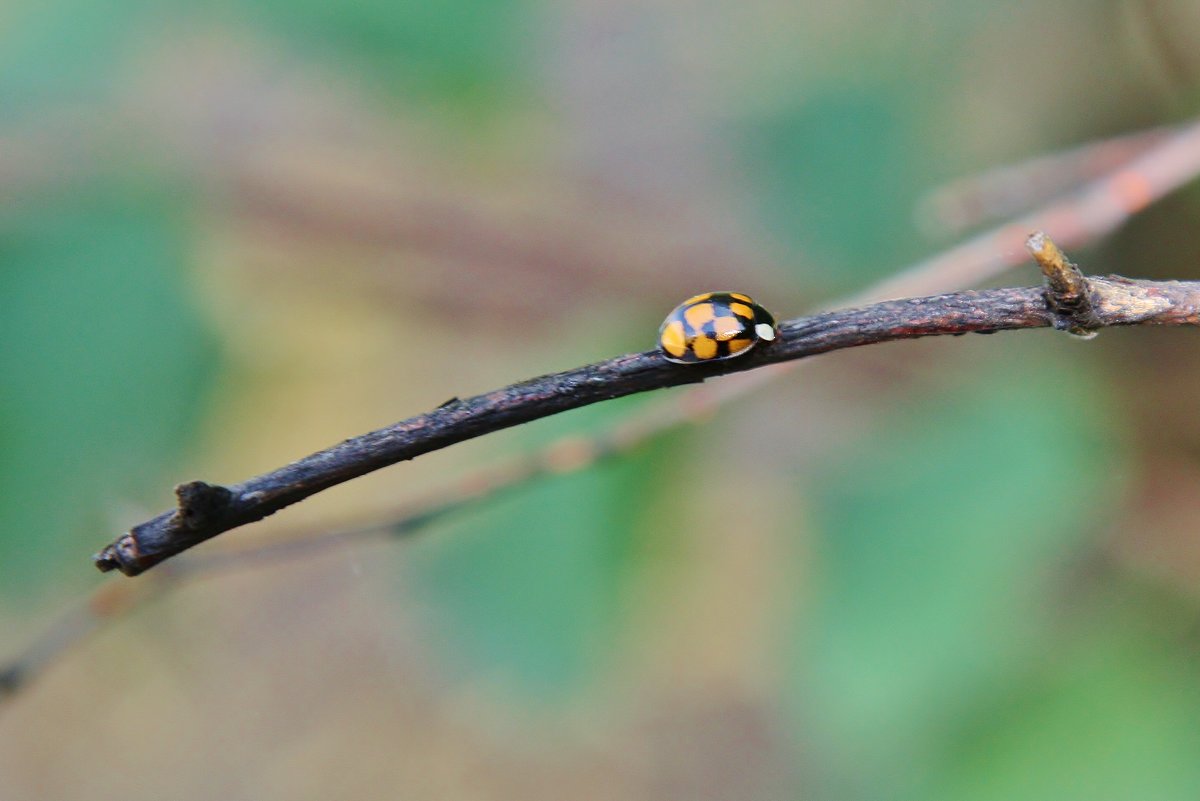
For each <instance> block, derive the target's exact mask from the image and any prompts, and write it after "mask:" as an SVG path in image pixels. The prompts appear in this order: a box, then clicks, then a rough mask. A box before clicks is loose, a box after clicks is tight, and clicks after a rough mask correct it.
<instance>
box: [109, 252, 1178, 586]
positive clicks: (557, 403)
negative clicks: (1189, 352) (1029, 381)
mask: <svg viewBox="0 0 1200 801" xmlns="http://www.w3.org/2000/svg"><path fill="white" fill-rule="evenodd" d="M1038 241H1039V243H1041V244H1040V245H1039V247H1040V248H1041V250H1039V251H1038V252H1043V251H1044V249H1045V247H1046V244H1045V242H1046V240H1038ZM1031 247H1032V246H1031ZM1056 275H1057V274H1056ZM1059 279H1061V276H1059V277H1058V278H1056V279H1054V280H1051V281H1049V282H1048V285H1047V287H1046V288H1042V287H1025V288H1015V289H991V290H983V291H967V292H956V293H951V294H947V295H937V296H933V297H925V298H912V299H907V300H893V301H885V302H883V303H876V304H871V305H868V306H862V307H859V308H855V309H844V310H840V311H832V312H825V313H822V314H817V315H813V316H811V317H801V318H797V319H795V320H790V321H787V322H785V323H783V324H782V325H781V327H780V337H779V340H778V341H777V342H775V343H773V344H772V345H771V346H770V347H760V348H758V349H756V350H755V351H752V352H751V353H749V354H748V355H747V356H745V357H744V358H739V359H734V360H731V361H725V362H717V363H715V364H711V365H699V366H690V365H689V366H686V367H681V366H679V365H674V364H671V363H669V362H667V361H666V360H665V359H663V357H662V356H661V355H660V354H659V353H658V352H656V351H647V352H644V353H634V354H628V355H625V356H619V357H617V358H615V359H610V360H608V361H604V362H598V363H596V364H591V365H587V366H585V367H580V368H577V369H574V370H568V371H566V372H562V373H555V374H552V375H546V376H542V377H539V378H534V379H530V380H528V381H524V382H521V383H518V384H513V385H512V386H509V387H505V388H503V389H498V390H496V391H494V392H489V393H487V394H484V395H479V396H476V397H474V398H469V399H466V400H463V401H461V402H459V403H455V404H451V405H448V406H443V407H440V408H438V409H435V410H433V411H431V412H428V413H426V414H422V415H418V416H416V417H412V418H409V419H408V420H404V421H402V422H399V423H396V424H394V425H391V426H388V427H387V428H383V429H380V430H378V431H373V432H371V433H369V434H365V435H363V436H360V437H355V438H353V439H348V440H346V441H345V442H343V443H341V444H340V445H336V446H334V447H332V448H329V449H328V450H324V451H321V452H319V453H315V454H313V455H311V456H308V457H305V458H304V459H301V460H299V461H297V462H293V463H292V464H290V465H287V466H285V467H282V468H280V469H278V470H274V471H272V472H270V473H265V474H263V475H261V476H256V477H255V478H251V479H249V480H247V481H244V482H242V483H240V484H235V485H232V486H229V487H221V486H217V485H211V484H206V483H204V482H189V483H187V484H183V485H181V486H180V487H178V488H177V489H176V495H177V498H178V506H177V508H176V509H174V510H173V511H170V512H166V513H164V514H161V515H159V516H158V517H156V518H154V519H152V520H149V521H147V522H145V523H142V524H141V525H138V526H135V527H134V528H133V529H131V530H130V531H129V532H128V533H126V534H125V535H123V536H122V537H120V538H119V539H117V540H116V541H115V542H113V543H112V544H110V545H109V546H108V547H106V548H105V549H104V550H103V551H101V552H100V553H99V554H97V555H96V557H95V560H96V565H97V567H99V568H100V569H101V570H102V571H108V570H114V569H118V570H120V571H121V572H123V573H125V574H126V575H130V576H134V575H137V574H139V573H141V572H143V571H145V570H146V569H148V568H150V567H153V566H154V565H155V564H158V563H159V562H161V561H162V560H164V559H167V558H169V557H171V556H174V555H176V554H178V553H181V552H182V551H184V550H187V549H188V548H190V547H192V546H193V545H196V544H198V543H200V542H203V541H205V540H208V539H210V538H212V537H215V536H217V535H218V534H221V533H223V532H225V531H228V530H230V529H233V528H236V527H238V526H241V525H244V524H246V523H251V522H254V521H256V520H261V519H262V518H264V517H266V516H268V515H270V514H273V513H274V512H276V511H278V510H280V509H282V508H284V507H285V506H288V505H290V504H293V503H296V502H297V501H300V500H303V499H305V498H307V497H309V496H310V495H313V494H315V493H317V492H320V491H321V490H324V489H327V488H329V487H331V486H334V485H336V484H340V483H342V482H343V481H348V480H350V479H352V478H356V477H358V476H361V475H364V474H366V473H369V472H371V471H373V470H378V469H379V468H381V467H386V466H388V465H391V464H395V463H397V462H401V461H405V460H408V459H412V458H414V457H416V456H420V455H421V454H424V453H428V452H430V451H434V450H438V449H439V448H444V447H447V446H449V445H453V444H455V443H457V442H462V441H464V440H467V439H472V438H474V437H478V436H482V435H484V434H488V433H491V432H493V431H498V430H501V429H504V428H508V427H511V426H515V425H519V424H521V423H526V422H529V421H531V420H536V419H539V418H542V417H547V416H549V415H552V414H557V413H558V412H562V411H566V410H568V409H576V408H579V407H582V406H587V405H589V404H592V403H596V402H598V401H602V400H609V399H612V398H618V397H623V396H626V395H632V394H635V393H638V392H646V391H649V390H652V389H662V388H665V387H673V386H679V385H682V384H692V383H697V382H701V381H704V380H705V379H707V378H712V377H715V376H719V375H725V374H729V373H734V372H741V371H744V370H750V369H754V368H758V367H763V366H765V365H768V364H776V363H780V362H785V361H791V360H795V359H801V358H804V357H807V356H814V355H817V354H820V353H827V352H829V351H833V350H840V349H843V348H852V347H858V346H861V345H869V344H876V343H881V342H888V341H892V340H897V339H912V338H916V337H925V336H938V335H945V334H952V335H953V334H965V333H972V332H975V333H992V332H995V331H1005V330H1014V329H1022V328H1043V327H1051V326H1052V327H1055V328H1062V329H1066V330H1074V329H1075V328H1083V329H1086V330H1093V329H1095V328H1101V327H1108V326H1119V325H1142V324H1158V325H1195V324H1196V323H1197V308H1198V307H1200V284H1198V283H1186V282H1177V281H1165V282H1157V281H1132V280H1129V279H1125V278H1120V277H1118V276H1111V277H1108V278H1088V279H1086V282H1085V284H1084V287H1085V288H1086V292H1085V293H1084V296H1086V297H1087V298H1088V299H1089V302H1088V303H1087V304H1085V306H1084V307H1080V305H1079V296H1077V290H1078V286H1076V285H1075V284H1073V283H1072V282H1071V281H1069V280H1066V279H1062V280H1059ZM1073 293H1075V294H1073ZM1081 308H1083V309H1085V310H1086V311H1087V313H1088V317H1087V324H1086V326H1081V325H1080V323H1079V320H1078V319H1077V317H1078V315H1079V314H1082V313H1083V311H1081V310H1080V309H1081Z"/></svg>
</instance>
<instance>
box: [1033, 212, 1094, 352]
mask: <svg viewBox="0 0 1200 801" xmlns="http://www.w3.org/2000/svg"><path fill="white" fill-rule="evenodd" d="M1025 247H1027V248H1028V249H1029V252H1030V253H1031V254H1032V255H1033V258H1034V260H1035V261H1037V263H1038V266H1039V267H1040V268H1041V269H1042V275H1043V276H1044V277H1045V283H1046V290H1045V293H1044V294H1045V297H1046V306H1047V308H1049V309H1050V312H1051V314H1053V315H1054V321H1053V322H1054V327H1055V328H1056V329H1058V330H1059V331H1067V332H1068V333H1071V334H1074V335H1076V336H1080V337H1085V338H1088V339H1090V338H1091V337H1094V336H1095V335H1096V329H1098V328H1102V327H1103V326H1104V323H1103V322H1102V321H1101V320H1100V318H1099V316H1098V315H1097V314H1096V302H1095V298H1094V297H1093V293H1092V289H1091V286H1090V285H1089V284H1088V280H1087V278H1086V277H1085V276H1084V274H1083V272H1082V271H1081V270H1080V269H1079V267H1077V266H1076V265H1074V264H1072V263H1071V261H1070V260H1069V259H1068V258H1067V256H1066V254H1065V253H1063V252H1062V251H1061V250H1059V248H1058V245H1056V244H1054V242H1053V241H1052V240H1051V239H1050V237H1048V236H1046V234H1045V233H1044V232H1042V231H1037V232H1035V233H1034V234H1032V235H1031V236H1030V237H1029V239H1027V240H1026V241H1025Z"/></svg>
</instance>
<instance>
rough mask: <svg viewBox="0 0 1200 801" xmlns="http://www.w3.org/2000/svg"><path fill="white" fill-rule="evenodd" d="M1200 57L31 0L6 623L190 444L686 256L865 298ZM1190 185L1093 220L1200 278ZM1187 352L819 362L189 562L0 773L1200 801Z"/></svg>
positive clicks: (769, 0)
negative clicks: (541, 454) (455, 485)
mask: <svg viewBox="0 0 1200 801" xmlns="http://www.w3.org/2000/svg"><path fill="white" fill-rule="evenodd" d="M1197 52H1200V10H1198V7H1197V6H1196V5H1195V3H1194V2H1192V0H1165V1H1164V2H1151V0H1129V1H1128V2H1124V1H1122V0H1112V1H1111V2H1083V1H1082V0H1077V1H1076V2H1051V3H1046V2H1031V1H1030V2H1005V3H992V2H984V0H971V1H970V2H963V1H962V0H927V1H926V2H918V3H912V2H909V3H900V2H887V3H880V2H864V0H849V2H843V3H837V4H829V3H817V2H812V0H799V2H778V0H745V1H744V2H739V3H711V2H707V3H701V2H678V0H675V1H670V0H652V2H648V3H628V2H566V3H556V4H537V3H529V2H522V3H489V2H481V0H426V1H425V2H422V3H409V2H391V3H384V2H378V0H346V1H345V2H342V3H337V4H329V3H317V2H311V0H293V2H286V3H285V2H279V1H278V0H270V2H262V3H239V2H233V1H231V2H225V3H214V4H186V3H172V2H166V3H148V2H134V1H133V0H123V1H115V2H114V1H110V2H103V3H101V2H88V0H49V2H46V1H45V0H42V1H41V2H32V0H12V1H11V2H8V3H6V4H4V5H3V6H2V7H0V342H3V343H4V344H3V346H2V347H0V368H2V372H0V374H2V376H3V378H2V379H0V559H2V560H3V563H4V564H5V565H6V567H7V570H6V571H5V579H4V581H3V582H2V583H0V649H2V652H0V655H2V654H9V653H16V652H18V651H19V649H20V648H21V647H23V646H24V644H25V643H27V642H28V641H29V640H30V639H31V638H32V637H34V636H35V635H36V634H37V633H38V632H40V631H41V630H43V629H44V627H45V626H47V625H48V624H49V623H50V622H51V621H52V620H53V619H55V617H56V616H57V615H58V614H60V613H61V611H62V610H64V609H66V608H68V607H69V606H70V604H71V603H72V602H73V601H76V600H77V599H78V598H80V597H82V596H83V595H84V594H86V593H87V592H88V591H89V590H90V589H91V588H93V587H95V586H97V585H98V584H99V583H100V582H101V581H104V580H110V581H120V580H123V579H119V578H118V579H113V578H111V577H110V578H107V579H104V578H101V577H100V576H98V575H97V574H95V572H94V571H93V569H92V568H91V566H90V563H89V560H88V555H89V554H90V553H91V552H92V551H94V550H95V549H97V548H98V547H99V546H101V545H102V544H104V543H105V542H106V541H107V540H108V539H110V538H111V537H112V535H113V534H114V533H115V532H118V531H120V530H122V529H123V528H124V527H127V526H129V525H131V524H133V523H135V522H138V521H140V520H142V519H145V518H146V517H147V516H149V515H151V514H154V513H157V512H158V511H161V510H162V509H163V508H165V507H166V506H167V504H168V503H169V499H170V496H169V490H170V487H172V486H173V485H174V484H175V483H177V482H179V481H181V480H184V479H189V478H194V477H204V478H207V479H211V480H214V481H238V480H241V479H243V478H245V477H247V476H249V475H251V474H254V473H259V472H262V471H264V470H267V469H270V468H272V467H275V466H278V465H280V464H282V463H284V462H286V461H288V460H291V459H294V458H297V457H299V456H301V455H304V454H306V453H308V452H311V451H313V450H315V449H318V448H320V447H323V446H326V445H328V444H330V443H333V442H336V441H338V440H340V439H341V438H344V437H346V436H350V435H352V434H355V433H359V432H362V431H365V430H368V429H370V428H375V427H378V426H381V425H384V424H386V423H388V422H391V421H393V420H396V419H400V418H403V417H406V416H409V415H411V414H414V413H417V412H420V411H423V410H425V409H428V408H430V407H432V406H434V405H436V404H438V403H440V402H442V401H444V400H445V399H446V398H447V397H450V396H452V395H460V396H466V395H469V394H473V393H476V392H480V391H484V390H487V389H491V388H493V387H496V386H500V385H502V384H506V383H510V382H511V381H514V380H517V379H519V378H523V377H527V376H531V375H536V374H539V373H543V372H548V371H553V370H559V369H565V368H568V367H572V366H575V365H578V364H582V363H585V362H588V361H592V360H596V359H600V358H605V357H607V356H610V355H614V354H617V353H622V352H626V351H630V350H641V349H645V348H647V347H650V346H651V345H652V343H653V338H654V332H655V330H656V328H657V325H658V323H659V321H660V319H661V317H662V315H663V314H664V313H665V312H666V311H667V310H668V309H670V308H671V307H672V306H673V305H674V304H675V303H677V302H678V301H679V300H680V299H681V298H683V297H686V296H688V295H691V294H694V293H696V292H699V291H705V290H711V289H736V290H741V291H747V292H750V293H752V294H753V295H754V296H755V297H756V298H758V299H759V300H760V301H762V302H763V303H764V304H765V305H767V306H769V307H770V308H771V309H772V310H773V311H774V312H775V313H776V314H777V315H778V316H782V317H784V318H787V317H792V316H795V315H797V314H800V313H802V312H803V311H805V310H806V309H810V308H813V307H815V306H816V305H818V304H821V303H823V302H826V301H828V300H830V299H832V298H834V297H837V296H838V295H839V294H843V293H848V292H852V291H856V290H859V289H862V288H864V287H866V286H869V285H870V284H871V283H872V282H873V281H876V280H879V279H881V278H883V277H886V276H888V275H891V274H893V273H895V272H896V271H897V270H899V269H901V268H902V267H904V266H905V265H906V264H908V263H909V262H911V261H913V260H915V259H918V258H921V257H922V256H924V255H927V254H930V253H932V252H935V251H936V250H937V249H938V248H940V247H944V246H945V245H946V244H947V243H948V241H949V239H948V237H947V236H945V235H942V236H938V235H936V234H934V235H932V236H930V235H924V234H922V233H921V230H920V228H919V226H918V225H916V224H915V222H914V219H915V213H914V209H916V208H917V207H918V203H919V201H920V199H921V198H922V197H924V196H926V194H927V193H928V192H930V191H932V190H934V189H936V188H937V187H938V186H940V185H942V184H944V183H945V182H947V181H949V180H952V179H954V178H957V177H960V176H963V175H969V174H971V173H974V172H978V171H980V170H984V169H987V168H990V167H993V166H996V165H1000V164H1005V163H1013V162H1020V161H1022V160H1025V159H1028V158H1032V157H1034V156H1036V155H1039V154H1042V153H1045V152H1049V151H1053V150H1056V149H1061V148H1066V147H1069V146H1072V145H1074V144H1077V143H1080V142H1084V141H1088V140H1093V139H1098V138H1103V137H1106V136H1112V135H1116V134H1119V133H1122V132H1126V131H1131V130H1137V129H1139V128H1145V127H1149V126H1154V125H1160V124H1164V123H1169V122H1174V121H1179V120H1183V119H1186V118H1187V117H1188V116H1189V115H1191V114H1194V113H1195V112H1196V110H1197V108H1200V58H1197V56H1196V53H1197ZM1198 201H1200V196H1198V195H1197V192H1196V191H1195V189H1194V188H1193V189H1189V190H1186V191H1184V192H1183V193H1180V194H1179V195H1176V196H1174V197H1172V198H1169V199H1168V200H1167V201H1165V202H1163V203H1161V204H1159V205H1157V206H1155V207H1153V208H1151V209H1149V210H1148V211H1146V212H1145V213H1144V214H1143V215H1141V216H1140V217H1138V218H1137V219H1136V220H1134V221H1133V223H1132V224H1130V225H1129V226H1127V227H1126V228H1125V229H1123V230H1122V231H1121V232H1119V233H1118V234H1117V235H1116V236H1115V237H1113V238H1110V239H1108V240H1106V241H1103V242H1100V243H1097V244H1095V245H1094V246H1093V247H1092V248H1090V249H1089V250H1085V251H1080V252H1075V253H1073V254H1072V255H1073V256H1074V257H1075V258H1076V260H1077V261H1079V262H1080V263H1082V264H1083V265H1084V266H1085V269H1086V270H1087V271H1089V272H1095V273H1104V272H1120V273H1123V274H1127V275H1134V276H1144V277H1160V278H1168V277H1169V278H1179V279H1189V278H1197V277H1200V259H1198V258H1197V257H1198V256H1200V226H1197V224H1196V220H1197V215H1198V214H1200V202H1198ZM1050 233H1051V234H1052V235H1053V234H1054V232H1053V231H1051V232H1050ZM999 280H1000V281H1001V282H1003V283H1019V284H1028V283H1032V282H1034V281H1035V280H1036V279H1035V277H1034V271H1033V270H1032V269H1029V268H1026V269H1023V270H1020V271H1016V272H1014V273H1010V274H1008V275H1006V276H1004V277H1003V278H1002V279H999ZM1195 337H1196V335H1195V332H1192V331H1188V330H1164V331H1150V330H1129V331H1113V332H1108V333H1105V334H1103V335H1102V336H1101V337H1099V338H1098V339H1097V340H1096V341H1094V342H1092V343H1090V344H1088V345H1081V344H1079V343H1077V342H1074V341H1070V340H1069V339H1068V338H1067V337H1064V336H1062V335H1058V334H1054V333H1052V332H1048V331H1039V332H1025V333H1021V334H1007V335H1000V336H995V337H977V338H962V339H946V340H929V341H922V342H911V343H903V344H896V345H887V346H882V347H879V348H869V349H865V350H864V351H862V352H845V353H839V354H835V355H832V356H829V357H825V358H823V359H820V360H816V361H814V363H812V364H810V365H806V366H805V369H803V370H801V371H798V372H797V373H796V374H795V376H793V377H791V378H788V379H786V380H785V381H783V382H778V383H776V384H774V385H772V386H770V387H768V388H766V389H764V390H762V391H760V392H759V393H757V394H756V395H755V396H754V397H753V398H751V399H748V400H745V401H743V402H741V403H740V404H738V405H736V406H734V407H732V408H727V409H724V410H722V411H721V412H720V413H719V414H718V415H716V416H715V417H713V418H712V419H710V420H708V421H706V422H705V423H704V424H703V425H702V426H699V427H693V428H691V429H688V430H686V431H682V432H677V433H674V434H672V435H670V436H667V437H664V438H662V439H660V440H658V441H656V442H654V443H653V444H651V445H648V446H646V447H643V448H641V449H639V450H638V451H637V452H636V453H634V454H633V455H631V456H629V457H628V458H624V459H621V460H619V461H615V462H610V463H607V464H605V465H602V466H599V467H597V468H595V469H592V470H588V471H585V472H582V473H577V474H573V475H568V476H562V477H558V478H554V479H549V480H545V481H542V482H540V483H537V484H536V485H531V486H528V487H526V488H523V489H521V490H520V491H518V492H515V493H512V494H510V495H507V496H505V497H504V498H502V499H500V500H498V501H496V502H494V503H491V504H489V505H488V506H487V507H486V508H483V509H480V510H476V511H472V512H468V513H464V514H461V515H459V516H457V517H456V518H455V519H454V520H453V521H452V523H450V524H448V525H445V526H440V527H438V528H437V529H435V530H432V531H430V532H429V533H428V534H427V535H426V536H422V537H421V538H419V539H417V540H414V541H412V542H408V543H404V544H401V545H384V546H371V547H363V548H356V549H346V550H344V551H339V552H338V553H336V554H333V555H329V556H325V557H322V558H319V559H310V560H302V561H297V562H292V563H288V564H282V565H278V566H272V567H264V568H258V569H253V570H246V571H244V572H239V573H236V574H233V575H225V576H221V577H214V578H212V579H208V580H205V581H201V582H198V583H196V584H193V585H189V586H187V587H185V588H183V589H181V590H179V591H177V592H174V593H172V594H170V595H168V596H166V597H165V598H162V599H160V600H158V601H156V602H155V603H153V604H150V605H147V606H145V607H143V608H141V609H139V610H138V611H137V612H136V613H135V614H133V615H132V616H130V617H129V618H126V619H124V620H122V621H121V622H120V623H118V624H117V625H115V626H112V627H110V628H108V629H106V630H104V631H103V632H102V633H101V634H100V635H99V636H97V637H95V638H93V639H92V640H90V641H89V642H87V643H86V644H85V645H84V646H83V647H81V648H79V649H77V650H75V651H73V652H71V654H70V655H69V656H68V657H67V658H66V659H64V660H63V661H62V662H60V663H58V664H56V665H55V666H54V667H53V668H52V669H51V670H50V671H49V672H48V673H47V674H46V675H45V676H43V677H41V679H40V680H39V681H38V682H37V683H35V684H34V685H32V686H31V687H30V688H29V690H28V691H27V692H26V693H24V694H22V695H21V696H20V697H18V698H16V699H15V700H14V701H13V702H12V703H11V704H9V705H8V707H6V708H5V709H4V710H3V714H2V715H0V801H5V800H6V799H10V798H11V799H25V798H55V799H70V798H88V799H105V798H114V799H115V798H121V799H126V800H128V799H139V798H164V797H169V798H174V799H209V798H254V799H271V798H306V797H312V798H318V797H319V798H330V797H336V798H364V799H365V798H378V797H382V796H385V795H386V797H399V798H414V799H415V798H422V799H428V798H453V799H542V798H545V799H561V798H572V799H640V798H646V799H663V798H687V799H709V798H711V799H781V798H795V799H820V800H824V799H829V800H830V801H833V800H835V799H836V800H838V801H854V800H856V799H863V800H864V801H866V800H867V799H872V800H878V799H905V800H907V799H955V801H964V800H970V799H1011V798H1022V799H1040V798H1046V799H1051V798H1052V799H1058V800H1061V799H1076V798H1078V799H1089V801H1091V800H1094V799H1130V800H1131V801H1134V800H1136V801H1146V799H1194V798H1196V797H1198V796H1200V725H1198V721H1200V638H1198V637H1197V631H1200V596H1198V594H1197V591H1196V587H1197V579H1198V577H1200V537H1198V536H1197V526H1196V522H1195V521H1196V519H1197V515H1198V514H1200V462H1198V460H1197V455H1198V454H1200V415H1197V414H1196V413H1195V400H1194V399H1195V398H1196V397H1200V369H1198V368H1200V346H1198V345H1197V343H1196V338H1195ZM653 400H655V399H654V398H634V399H629V400H626V401H621V402H613V403H608V404H602V405H601V406H598V407H594V408H590V409H586V410H581V411H579V412H575V413H569V414H566V415H562V416H561V417H558V418H554V419H550V420H546V421H541V422H539V423H537V424H533V425H529V426H526V427H524V428H522V429H520V430H516V431H511V432H506V433H504V434H501V435H497V436H494V437H490V438H487V439H484V440H480V441H477V442H472V443H467V444H465V445H462V446H459V447H456V448H453V449H450V450H448V451H445V452H440V453H436V454H432V455H430V456H428V457H423V458H422V459H419V460H417V461H416V462H414V463H410V464H404V465H401V466H399V467H395V468H392V469H390V470H386V471H383V472H382V473H380V474H379V475H375V476H371V477H368V478H365V479H362V480H360V481H356V482H353V483H352V485H349V486H345V487H340V488H337V489H335V490H332V491H330V492H328V493H325V494H324V495H322V496H320V497H318V498H316V499H314V500H312V501H310V502H308V503H305V504H302V505H301V506H299V507H296V508H294V509H290V510H288V511H286V512H284V513H282V514H280V515H278V516H276V518H274V519H272V520H270V521H267V522H265V523H264V524H262V525H260V526H257V527H253V529H246V530H243V531H239V532H236V533H234V534H231V535H229V537H231V538H236V539H237V540H238V541H239V542H242V543H247V544H248V543H251V542H253V541H254V539H255V538H257V537H261V536H268V535H271V534H274V535H276V536H279V535H283V534H286V533H287V532H288V531H291V530H295V529H296V528H298V527H302V526H303V527H311V526H316V527H321V526H334V525H340V524H342V523H344V522H345V521H348V520H357V519H370V518H373V517H378V516H381V515H385V514H386V513H387V511H388V510H389V509H393V508H396V507H398V506H400V505H401V504H403V502H404V501H405V500H407V499H412V498H417V497H420V496H421V494H422V493H423V492H425V491H427V490H430V489H433V488H437V487H441V486H444V485H445V484H446V483H447V482H448V481H452V480H453V479H454V478H455V477H457V476H460V475H463V474H464V473H466V472H468V471H469V470H471V469H472V468H474V467H477V466H480V465H486V464H491V463H494V462H496V461H497V460H499V459H501V458H502V457H503V456H504V455H505V454H509V453H514V452H524V451H526V450H528V449H530V448H532V447H534V446H535V445H536V444H538V443H543V442H548V441H550V440H551V439H553V438H554V437H556V436H560V435H562V434H565V433H570V432H580V431H588V430H595V429H597V428H598V427H602V426H604V425H607V424H611V423H613V422H616V421H619V420H621V419H624V418H625V417H627V416H628V415H630V414H633V413H636V411H637V409H638V408H639V407H642V406H644V405H645V403H647V402H648V401H653ZM218 545H219V543H214V546H218Z"/></svg>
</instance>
